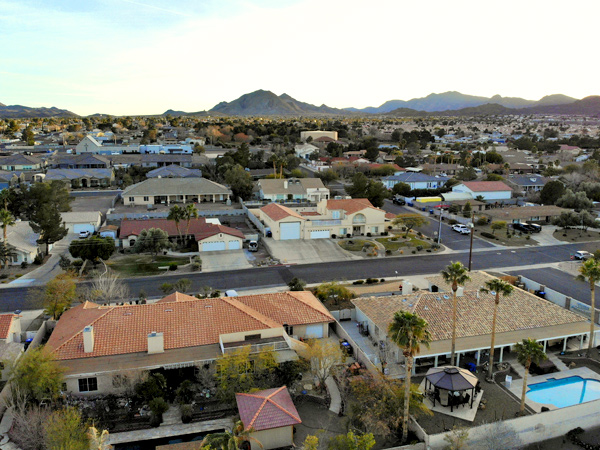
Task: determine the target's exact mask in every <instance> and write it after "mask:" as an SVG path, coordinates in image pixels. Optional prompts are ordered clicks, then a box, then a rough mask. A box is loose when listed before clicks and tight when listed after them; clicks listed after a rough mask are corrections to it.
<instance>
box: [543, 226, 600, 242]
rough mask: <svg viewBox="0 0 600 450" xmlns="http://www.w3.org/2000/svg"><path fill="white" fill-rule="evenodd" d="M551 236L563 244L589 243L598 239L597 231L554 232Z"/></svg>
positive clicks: (573, 230) (599, 237) (571, 230)
mask: <svg viewBox="0 0 600 450" xmlns="http://www.w3.org/2000/svg"><path fill="white" fill-rule="evenodd" d="M553 236H554V237H555V238H556V239H558V240H559V241H563V242H590V241H597V240H598V239H600V236H599V235H598V232H597V231H594V230H587V231H583V230H577V229H573V228H571V229H569V230H556V231H555V232H554V234H553Z"/></svg>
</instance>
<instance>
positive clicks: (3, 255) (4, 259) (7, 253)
mask: <svg viewBox="0 0 600 450" xmlns="http://www.w3.org/2000/svg"><path fill="white" fill-rule="evenodd" d="M15 256H16V253H15V250H14V247H12V246H11V245H8V244H5V243H4V242H0V267H2V266H3V265H4V266H5V267H6V268H7V269H8V264H9V263H10V262H11V261H12V260H13V258H14V257H15Z"/></svg>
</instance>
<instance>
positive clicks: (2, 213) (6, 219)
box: [0, 209, 16, 269]
mask: <svg viewBox="0 0 600 450" xmlns="http://www.w3.org/2000/svg"><path fill="white" fill-rule="evenodd" d="M15 223H16V222H15V218H14V216H13V215H12V214H11V213H10V212H9V211H8V210H7V209H0V226H1V227H2V231H3V232H4V239H3V242H4V246H8V242H6V235H7V229H8V227H12V226H14V224H15ZM8 262H9V259H6V260H5V262H4V268H5V269H8Z"/></svg>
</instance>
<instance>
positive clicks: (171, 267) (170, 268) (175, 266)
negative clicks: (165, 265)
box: [169, 263, 177, 270]
mask: <svg viewBox="0 0 600 450" xmlns="http://www.w3.org/2000/svg"><path fill="white" fill-rule="evenodd" d="M169 270H177V263H171V264H169Z"/></svg>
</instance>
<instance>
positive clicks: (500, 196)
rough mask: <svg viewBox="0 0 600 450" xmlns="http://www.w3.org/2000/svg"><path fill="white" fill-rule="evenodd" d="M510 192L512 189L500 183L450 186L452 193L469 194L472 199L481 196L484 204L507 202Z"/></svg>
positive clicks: (476, 182) (478, 182)
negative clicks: (497, 201) (495, 201)
mask: <svg viewBox="0 0 600 450" xmlns="http://www.w3.org/2000/svg"><path fill="white" fill-rule="evenodd" d="M512 191H513V190H512V188H511V187H509V186H507V185H506V184H505V183H503V182H502V181H464V182H462V183H460V184H457V185H456V186H452V192H463V193H469V194H471V195H472V196H473V198H475V197H478V196H482V197H483V199H484V200H485V201H486V202H490V201H494V200H509V199H510V198H511V197H512Z"/></svg>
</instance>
